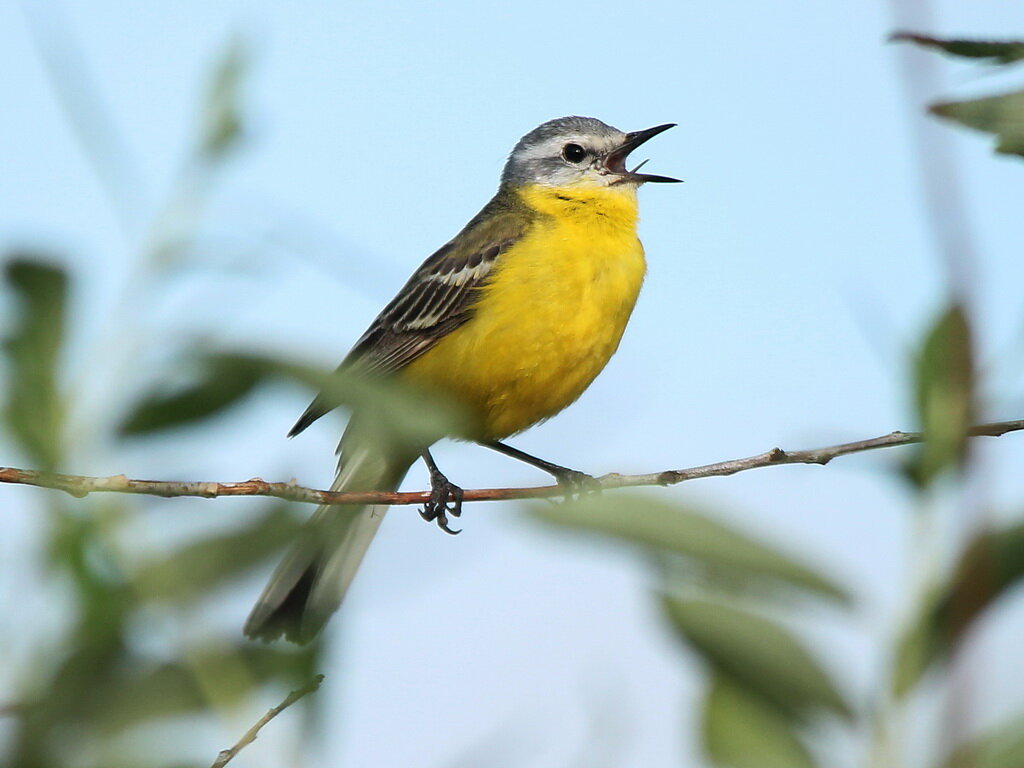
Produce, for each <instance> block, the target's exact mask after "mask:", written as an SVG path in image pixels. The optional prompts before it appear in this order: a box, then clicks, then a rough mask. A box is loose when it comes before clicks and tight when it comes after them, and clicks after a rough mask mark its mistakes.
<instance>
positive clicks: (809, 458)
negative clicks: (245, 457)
mask: <svg viewBox="0 0 1024 768" xmlns="http://www.w3.org/2000/svg"><path fill="white" fill-rule="evenodd" d="M1021 430H1024V419H1017V420H1015V421H997V422H993V423H990V424H979V425H977V426H974V427H971V429H970V430H969V431H968V434H969V435H970V436H971V437H1000V436H1001V435H1005V434H1006V433H1008V432H1019V431H1021ZM923 439H924V438H923V435H922V434H921V433H920V432H890V433H889V434H888V435H882V436H881V437H874V438H871V439H870V440H858V441H856V442H853V443H842V444H840V445H830V446H827V447H825V448H813V449H810V450H803V451H784V450H782V449H781V448H772V449H771V450H770V451H765V452H764V453H759V454H757V455H756V456H748V457H747V458H745V459H732V460H730V461H720V462H717V463H715V464H705V465H703V466H700V467H690V468H689V469H669V470H665V471H663V472H652V473H650V474H645V475H620V474H618V473H614V472H613V473H611V474H607V475H602V476H601V477H599V478H597V488H598V489H601V490H607V489H611V488H637V487H641V486H650V485H675V484H677V483H682V482H685V481H687V480H696V479H698V478H702V477H725V476H727V475H734V474H736V473H737V472H745V471H747V470H748V469H758V468H760V467H774V466H779V465H781V464H828V463H829V462H830V461H831V460H832V459H834V458H836V457H838V456H845V455H847V454H850V453H860V452H862V451H872V450H875V449H877V448H892V447H895V446H900V445H911V444H913V443H920V442H921V441H922V440H923ZM0 483H12V484H17V485H33V486H37V487H39V488H50V489H53V490H57V491H64V492H65V493H69V494H71V495H72V496H78V497H82V496H87V495H88V494H90V493H107V492H113V493H135V494H143V495H147V496H166V497H181V496H198V497H201V498H207V499H210V498H215V497H217V496H271V497H275V498H279V499H287V500H288V501H299V502H304V503H307V504H388V505H392V506H397V505H408V504H424V503H425V502H427V501H429V500H430V492H429V491H410V492H402V493H399V492H394V493H384V492H378V491H370V492H360V493H338V492H332V491H323V490H318V489H315V488H306V487H305V486H301V485H298V484H297V483H295V481H289V482H287V483H280V482H277V483H274V482H267V481H266V480H262V479H260V478H258V477H254V478H252V479H251V480H243V481H241V482H231V483H215V482H175V481H166V480H132V479H130V478H128V477H125V476H124V475H112V476H110V477H88V476H85V475H65V474H59V473H55V472H39V471H36V470H30V469H16V468H14V467H0ZM564 495H565V488H563V487H561V486H558V485H544V486H533V487H529V488H481V489H478V490H472V491H466V492H465V493H464V495H463V501H502V500H509V499H543V498H549V497H552V496H564Z"/></svg>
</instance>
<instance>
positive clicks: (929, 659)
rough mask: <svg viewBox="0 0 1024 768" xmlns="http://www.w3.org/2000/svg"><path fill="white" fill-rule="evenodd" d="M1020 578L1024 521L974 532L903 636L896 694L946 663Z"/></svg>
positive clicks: (1022, 576) (1023, 570) (1023, 571)
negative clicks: (987, 612)
mask: <svg viewBox="0 0 1024 768" xmlns="http://www.w3.org/2000/svg"><path fill="white" fill-rule="evenodd" d="M1022 579H1024V523H1018V524H1016V525H1012V526H1010V527H1007V528H1004V529H1001V530H997V531H988V532H985V533H982V534H980V535H978V536H976V537H975V538H974V539H973V540H972V541H971V542H970V544H969V545H968V546H967V547H966V548H965V549H964V551H963V553H962V554H961V555H960V558H959V559H958V560H957V563H956V565H955V567H954V568H953V571H952V574H951V575H950V577H949V578H948V579H947V581H946V582H945V583H943V584H942V585H940V586H938V587H937V588H935V589H934V590H932V591H931V592H930V593H929V594H928V596H927V597H926V599H925V601H924V604H923V605H922V606H921V608H920V610H919V612H918V615H917V617H916V618H915V619H914V621H913V622H911V624H910V625H909V626H908V627H907V629H906V630H905V632H904V634H903V636H902V638H901V639H900V641H899V644H898V645H897V654H896V675H895V681H894V689H895V693H896V694H897V695H898V696H902V695H903V694H905V693H907V692H909V691H910V690H911V689H912V688H913V686H914V685H916V684H917V682H918V681H919V680H920V679H921V677H922V676H923V675H924V673H925V672H926V671H927V670H928V669H929V668H930V667H931V666H932V665H933V664H936V663H942V662H944V661H946V660H947V659H948V657H949V654H950V651H951V650H952V649H953V648H955V647H956V645H957V643H959V642H960V641H961V640H962V639H963V637H964V635H965V634H966V632H967V630H968V629H969V628H970V627H971V626H972V625H973V623H974V622H975V621H976V620H977V619H978V618H979V617H981V616H982V615H983V614H984V613H985V611H986V610H987V609H988V608H989V606H990V605H991V604H992V603H993V602H994V601H995V600H997V599H998V598H999V597H1000V595H1002V594H1004V593H1005V592H1007V591H1008V590H1010V589H1012V588H1014V587H1015V586H1017V584H1018V583H1019V582H1020V581H1021V580H1022Z"/></svg>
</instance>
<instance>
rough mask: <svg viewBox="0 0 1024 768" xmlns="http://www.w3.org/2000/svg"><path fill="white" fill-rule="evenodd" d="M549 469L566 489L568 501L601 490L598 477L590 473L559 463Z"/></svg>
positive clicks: (557, 481) (556, 480)
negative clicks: (559, 464)
mask: <svg viewBox="0 0 1024 768" xmlns="http://www.w3.org/2000/svg"><path fill="white" fill-rule="evenodd" d="M547 471H548V472H550V473H551V476H552V477H554V478H555V482H556V483H558V485H559V486H561V487H562V488H563V489H564V490H565V499H566V501H573V500H574V499H576V498H580V497H582V496H583V495H584V494H588V493H599V492H600V491H601V483H600V482H598V480H597V478H596V477H594V476H593V475H588V474H587V473H586V472H580V471H579V470H576V469H569V468H568V467H559V466H557V465H552V466H551V467H549V468H548V469H547Z"/></svg>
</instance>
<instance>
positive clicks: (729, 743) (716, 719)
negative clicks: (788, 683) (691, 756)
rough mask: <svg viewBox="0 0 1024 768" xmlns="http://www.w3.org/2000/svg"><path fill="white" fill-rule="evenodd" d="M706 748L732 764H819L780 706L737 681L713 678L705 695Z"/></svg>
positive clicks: (762, 767) (755, 767)
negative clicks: (738, 683)
mask: <svg viewBox="0 0 1024 768" xmlns="http://www.w3.org/2000/svg"><path fill="white" fill-rule="evenodd" d="M703 714H704V722H703V737H704V738H703V742H704V752H705V753H706V754H707V756H708V757H709V758H710V759H711V760H712V762H714V764H715V765H723V766H729V767H730V768H813V767H814V766H815V765H816V763H815V761H814V759H813V758H812V757H811V754H810V752H809V751H808V749H807V747H806V745H804V743H803V742H802V741H801V740H800V738H799V737H798V736H797V735H796V733H795V732H794V729H793V724H792V722H791V721H790V719H789V718H787V717H786V716H785V715H784V714H782V713H781V712H780V711H779V709H778V707H776V706H775V705H773V704H772V703H770V702H766V701H765V700H764V699H763V698H761V697H759V696H757V695H755V694H753V693H751V692H750V690H749V689H748V688H745V687H743V686H741V685H737V684H736V683H735V682H733V681H732V680H730V679H729V678H728V677H727V676H725V675H722V674H716V675H714V676H713V677H712V679H711V683H710V686H709V688H708V693H707V696H706V697H705V699H704V713H703Z"/></svg>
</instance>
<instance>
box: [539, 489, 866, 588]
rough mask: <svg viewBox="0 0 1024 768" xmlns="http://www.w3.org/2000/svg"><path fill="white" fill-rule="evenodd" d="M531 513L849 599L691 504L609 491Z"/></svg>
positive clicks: (721, 570)
mask: <svg viewBox="0 0 1024 768" xmlns="http://www.w3.org/2000/svg"><path fill="white" fill-rule="evenodd" d="M531 512H532V514H533V515H534V516H535V517H537V518H539V519H541V520H543V521H545V522H548V523H553V524H555V525H559V526H563V527H567V528H576V529H584V530H589V531H594V532H597V533H601V534H604V535H607V536H612V537H614V538H616V539H620V540H624V541H627V542H631V543H634V544H639V545H640V546H642V547H645V548H647V549H650V550H654V551H656V552H671V553H674V554H678V555H682V556H684V557H685V558H688V559H689V560H691V561H692V562H694V563H696V564H698V565H700V566H702V567H705V568H708V569H710V570H712V571H713V572H715V573H717V574H719V575H724V576H725V577H727V578H730V579H737V580H751V579H752V580H757V581H759V582H761V583H763V582H764V581H768V582H769V583H770V584H771V585H773V586H780V585H781V586H786V587H794V588H797V589H800V590H803V591H806V592H809V593H810V594H813V595H814V596H816V597H821V598H826V599H828V600H832V601H835V602H838V603H843V604H847V603H849V602H850V596H849V594H848V593H847V592H846V591H845V590H844V589H843V588H842V587H840V586H839V585H837V584H836V583H835V582H833V581H831V580H830V579H828V578H826V577H825V576H823V575H821V574H819V573H817V572H816V571H814V570H813V569H811V568H809V567H808V566H805V565H802V564H800V563H798V562H796V561H795V560H793V559H792V558H790V557H788V556H787V555H784V554H782V553H781V552H779V551H778V550H776V549H775V548H773V547H770V546H768V545H766V544H763V543H761V542H759V541H757V540H756V539H754V538H752V537H750V536H748V535H746V534H744V533H741V532H740V531H738V530H736V529H735V528H733V527H731V526H728V525H725V524H723V523H720V522H718V521H716V520H712V519H711V518H710V517H708V516H707V515H705V514H703V513H702V512H699V511H697V510H696V509H694V508H692V507H689V506H685V507H684V506H677V505H672V504H668V503H666V502H664V501H660V500H655V499H651V498H647V497H644V496H640V495H637V494H621V493H608V494H602V495H600V496H596V495H594V496H585V497H583V498H581V499H580V500H579V501H576V502H572V503H566V504H557V505H553V504H538V505H534V506H533V507H531Z"/></svg>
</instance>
